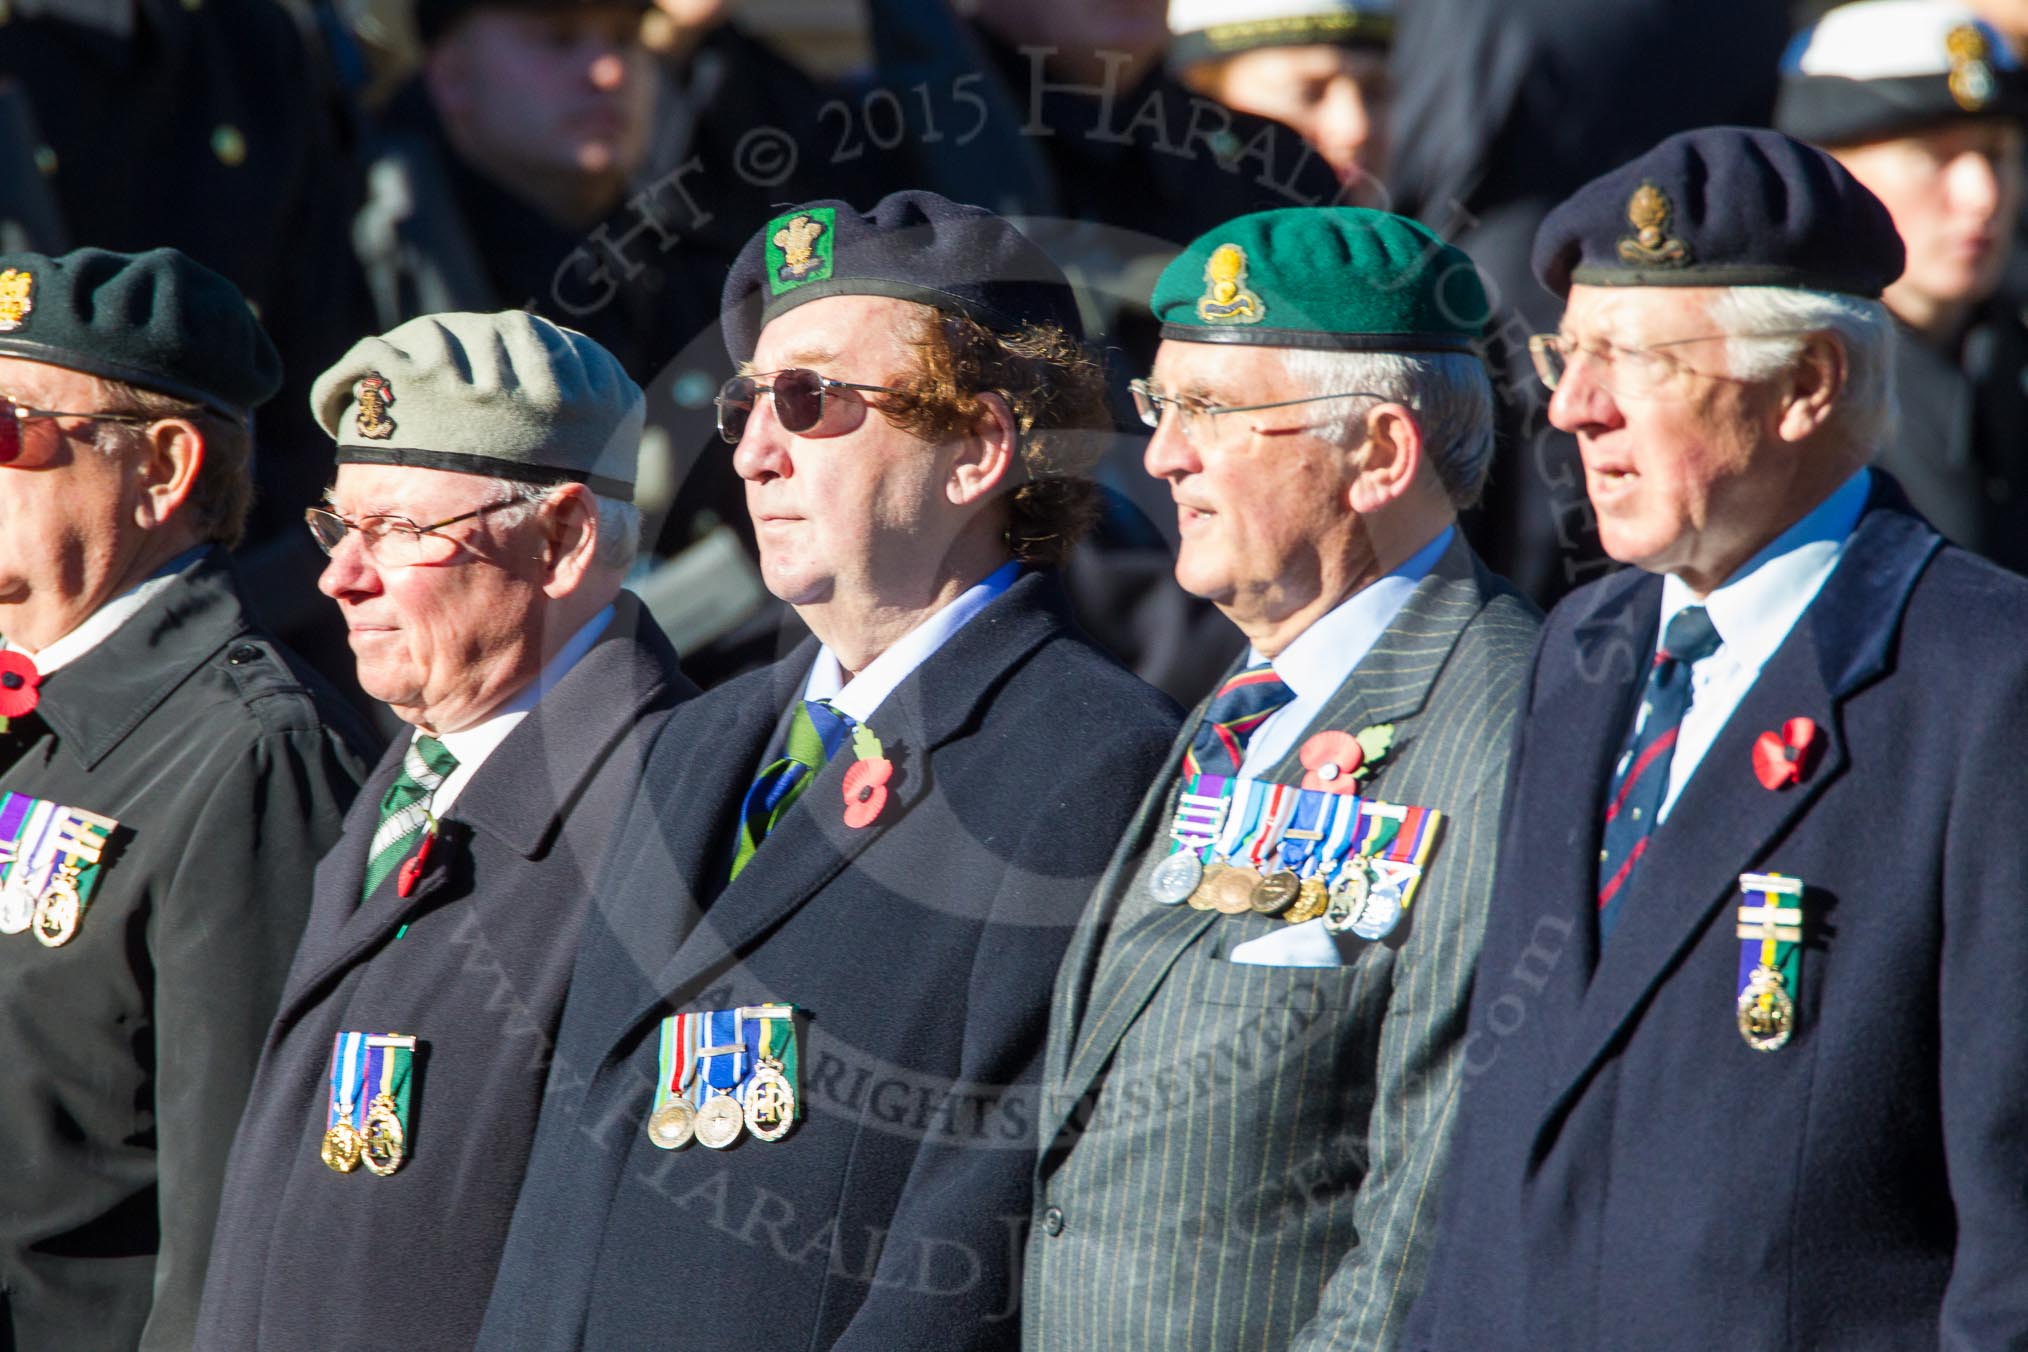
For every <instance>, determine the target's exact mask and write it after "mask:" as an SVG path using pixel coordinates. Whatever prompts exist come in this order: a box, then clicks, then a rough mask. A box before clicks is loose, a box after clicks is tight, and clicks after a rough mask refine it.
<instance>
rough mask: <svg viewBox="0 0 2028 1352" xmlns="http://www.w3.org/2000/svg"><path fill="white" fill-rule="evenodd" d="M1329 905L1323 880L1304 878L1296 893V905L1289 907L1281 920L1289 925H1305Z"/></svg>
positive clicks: (1327, 890)
mask: <svg viewBox="0 0 2028 1352" xmlns="http://www.w3.org/2000/svg"><path fill="white" fill-rule="evenodd" d="M1330 904H1331V892H1330V889H1329V888H1327V887H1325V886H1324V884H1323V880H1322V879H1318V878H1305V879H1303V882H1302V887H1301V889H1300V890H1299V891H1298V892H1297V893H1296V904H1295V905H1293V906H1291V907H1289V909H1288V911H1287V913H1286V914H1284V915H1283V916H1282V919H1284V920H1286V921H1288V923H1290V924H1291V925H1302V924H1307V923H1308V922H1309V921H1312V920H1315V919H1316V918H1317V917H1318V916H1320V915H1322V914H1323V913H1324V908H1325V907H1326V906H1328V905H1330Z"/></svg>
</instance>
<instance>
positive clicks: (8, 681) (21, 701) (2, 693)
mask: <svg viewBox="0 0 2028 1352" xmlns="http://www.w3.org/2000/svg"><path fill="white" fill-rule="evenodd" d="M41 684H42V673H41V672H39V671H37V670H36V669H35V662H34V661H33V660H32V659H31V658H30V657H29V656H28V654H26V653H18V652H15V651H14V650H13V649H11V648H9V649H7V650H5V651H0V732H5V731H7V722H8V720H9V719H14V718H22V717H25V716H27V715H29V714H32V713H34V712H35V706H36V705H38V704H40V703H41V702H42V692H41V690H39V689H38V688H37V687H39V686H40V685H41Z"/></svg>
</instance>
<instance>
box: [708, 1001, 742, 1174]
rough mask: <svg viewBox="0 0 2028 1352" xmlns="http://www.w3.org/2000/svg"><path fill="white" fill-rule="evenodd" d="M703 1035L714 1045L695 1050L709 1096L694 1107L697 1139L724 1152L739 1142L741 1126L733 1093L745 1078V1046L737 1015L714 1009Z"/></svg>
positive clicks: (729, 1010) (732, 1011)
mask: <svg viewBox="0 0 2028 1352" xmlns="http://www.w3.org/2000/svg"><path fill="white" fill-rule="evenodd" d="M704 1034H705V1036H707V1037H709V1038H710V1039H711V1042H712V1044H713V1045H711V1046H709V1047H703V1048H700V1049H699V1050H698V1053H697V1062H698V1065H699V1066H700V1067H702V1069H703V1073H704V1082H705V1083H706V1084H707V1085H709V1086H710V1087H711V1090H712V1093H711V1096H710V1097H709V1098H707V1099H706V1100H705V1101H704V1102H703V1103H701V1104H699V1105H698V1108H697V1140H698V1142H699V1143H700V1144H702V1145H706V1146H709V1147H710V1148H711V1149H713V1150H723V1149H725V1148H726V1147H727V1146H729V1145H731V1144H732V1143H733V1142H734V1141H737V1140H738V1139H739V1133H740V1131H741V1129H742V1127H743V1126H744V1122H743V1120H742V1118H741V1115H740V1110H739V1100H738V1099H736V1098H734V1097H733V1091H734V1090H736V1089H738V1088H739V1083H740V1081H741V1080H743V1079H745V1078H746V1075H745V1070H746V1043H745V1041H744V1040H742V1038H741V1036H740V1026H739V1012H738V1011H737V1010H731V1009H722V1010H715V1011H713V1012H712V1013H710V1014H707V1015H706V1016H705V1028H704Z"/></svg>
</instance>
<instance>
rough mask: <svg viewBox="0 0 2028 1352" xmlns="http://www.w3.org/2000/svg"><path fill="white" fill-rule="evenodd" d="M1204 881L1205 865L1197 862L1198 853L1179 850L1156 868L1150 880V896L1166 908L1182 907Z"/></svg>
mask: <svg viewBox="0 0 2028 1352" xmlns="http://www.w3.org/2000/svg"><path fill="white" fill-rule="evenodd" d="M1203 879H1204V865H1203V864H1201V863H1199V862H1198V861H1197V851H1195V850H1178V851H1177V852H1176V853H1174V854H1172V855H1170V856H1169V857H1168V858H1167V859H1164V860H1163V861H1162V862H1161V863H1160V864H1159V865H1157V866H1156V868H1155V872H1154V874H1153V876H1151V877H1150V878H1149V879H1148V895H1149V896H1151V897H1153V898H1154V899H1155V900H1156V901H1159V902H1161V903H1162V904H1163V905H1164V906H1180V905H1182V904H1183V903H1184V902H1186V901H1188V900H1190V894H1191V893H1192V892H1195V891H1196V890H1197V884H1198V883H1199V882H1201V881H1203Z"/></svg>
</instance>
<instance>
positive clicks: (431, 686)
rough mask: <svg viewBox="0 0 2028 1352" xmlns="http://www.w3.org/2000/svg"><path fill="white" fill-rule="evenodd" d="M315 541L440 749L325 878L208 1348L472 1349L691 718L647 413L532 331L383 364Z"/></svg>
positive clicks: (336, 389) (222, 1250)
mask: <svg viewBox="0 0 2028 1352" xmlns="http://www.w3.org/2000/svg"><path fill="white" fill-rule="evenodd" d="M312 401H313V409H314V411H315V413H316V415H317V418H318V420H319V421H320V422H321V423H322V424H323V426H324V428H325V429H326V430H327V431H328V432H330V433H331V435H332V436H333V437H334V439H335V440H336V441H337V443H338V451H337V458H338V473H337V478H336V480H335V482H334V483H333V485H332V487H331V489H330V491H329V493H328V494H327V495H326V500H325V503H324V505H323V506H321V507H318V508H314V509H312V510H311V511H310V512H309V514H308V516H309V526H310V530H311V531H312V533H313V534H314V535H315V536H316V539H317V542H318V544H320V545H321V546H322V547H323V548H324V550H325V551H326V552H327V553H328V554H329V555H330V563H329V564H328V566H327V567H326V568H325V570H324V574H323V577H322V580H321V583H320V586H321V588H322V590H323V592H324V593H325V595H327V596H329V597H330V598H331V599H332V600H333V601H335V602H336V603H337V604H338V607H339V609H340V611H341V612H342V613H343V614H344V616H345V622H346V626H347V628H348V630H349V632H350V641H351V645H352V651H353V655H354V657H355V658H356V660H357V662H358V670H359V683H360V686H361V687H362V688H363V689H364V690H365V691H366V693H367V694H369V695H371V696H373V697H374V698H375V699H378V700H381V701H383V702H385V703H386V704H387V705H388V706H389V707H390V708H391V709H392V710H393V711H394V712H395V713H396V714H397V715H398V716H399V717H400V718H401V719H402V720H403V721H404V722H406V723H408V724H410V725H412V727H413V729H414V730H413V732H412V733H411V734H410V735H409V736H407V737H404V738H402V739H400V741H399V742H398V743H397V744H396V745H395V747H393V748H392V749H391V750H390V751H389V752H388V754H387V755H386V757H384V758H383V760H382V761H381V764H380V767H379V769H378V770H377V771H376V772H375V773H374V775H373V776H372V777H371V778H370V779H369V780H368V781H367V783H366V786H365V789H364V791H363V792H362V793H361V794H360V797H359V801H358V803H357V804H356V805H355V807H354V810H353V811H352V813H351V814H350V815H349V816H348V817H347V818H346V821H345V833H344V835H343V836H342V837H341V838H340V839H339V841H338V843H337V845H336V846H335V847H333V849H332V851H331V853H330V854H329V855H327V856H326V857H325V859H324V862H323V864H322V865H321V866H320V867H319V869H318V871H317V880H316V894H315V899H314V902H313V907H312V911H311V916H310V922H309V927H308V929H307V931H306V932H305V934H304V938H303V943H302V947H301V948H300V950H299V951H298V952H297V955H296V962H295V967H294V969H293V970H292V972H291V974H290V980H289V983H288V986H287V988H286V989H285V991H284V993H283V996H282V1003H281V1010H280V1013H279V1014H278V1016H277V1018H276V1020H275V1023H274V1025H273V1027H272V1029H271V1030H270V1032H269V1035H268V1042H267V1048H266V1051H265V1053H264V1055H263V1057H262V1061H261V1066H260V1070H259V1073H258V1074H257V1076H256V1078H255V1081H254V1088H253V1092H252V1094H251V1096H250V1099H249V1103H248V1109H247V1113H246V1116H245V1117H244V1118H243V1119H242V1121H241V1124H240V1130H239V1135H238V1138H237V1140H236V1141H235V1143H234V1146H233V1154H232V1159H231V1165H230V1183H229V1186H228V1188H227V1192H226V1197H225V1201H224V1203H223V1207H222V1211H221V1220H220V1225H219V1234H218V1244H217V1249H216V1252H217V1255H218V1261H217V1262H215V1263H214V1264H213V1265H212V1269H211V1278H210V1281H209V1283H208V1284H207V1287H206V1290H205V1299H204V1307H203V1311H202V1317H201V1322H200V1327H199V1332H198V1344H199V1345H200V1346H204V1347H246V1348H252V1347H261V1348H274V1349H289V1348H302V1349H312V1348H317V1349H321V1348H327V1347H334V1346H339V1345H345V1346H365V1345H369V1344H373V1345H384V1346H390V1347H469V1346H471V1345H472V1344H473V1342H474V1341H475V1339H476V1337H477V1333H478V1326H479V1320H480V1316H481V1315H482V1313H483V1312H484V1309H485V1304H486V1298H487V1296H488V1294H489V1293H490V1292H491V1290H492V1285H493V1275H494V1270H495V1267H496V1266H497V1264H498V1261H499V1257H500V1251H501V1246H502V1244H503V1243H504V1242H505V1239H506V1234H507V1222H508V1219H509V1217H510V1215H511V1214H512V1211H513V1207H514V1198H515V1194H516V1192H517V1191H518V1189H519V1187H520V1183H521V1176H522V1171H523V1169H524V1167H525V1165H526V1163H527V1159H528V1150H529V1146H530V1143H531V1141H532V1139H533V1134H534V1129H535V1118H536V1112H537V1109H538V1107H539V1105H540V1102H541V1098H542V1089H543V1083H544V1079H545V1075H546V1073H547V1069H548V1059H549V1047H550V1041H551V1038H552V1036H553V1034H554V1033H555V1030H556V1026H557V1021H558V1019H559V1017H560V1016H561V1013H562V1008H563V996H564V990H565V987H566V985H567V983H568V979H569V975H570V970H571V965H572V962H573V960H574V959H575V957H576V953H577V934H578V929H579V926H580V924H581V922H582V920H583V917H584V914H585V911H586V908H587V907H588V906H589V904H590V901H591V888H592V879H593V877H594V875H595V870H596V869H597V867H598V865H599V862H600V860H601V858H602V856H603V854H604V851H605V845H606V840H607V834H608V832H609V830H610V828H611V827H612V825H613V823H614V822H615V821H616V820H618V817H619V814H620V809H621V807H622V806H623V805H624V804H625V803H626V802H627V801H628V799H629V797H630V795H631V794H632V791H633V785H634V780H635V778H636V775H637V773H638V755H639V751H640V749H641V748H642V747H643V746H645V744H646V741H647V739H650V738H652V736H653V734H654V733H655V731H656V730H657V729H659V728H660V726H661V724H662V722H663V720H664V719H665V717H666V716H667V714H668V713H669V711H670V710H671V709H672V708H673V707H674V706H675V705H676V704H677V703H678V702H679V701H681V700H682V699H684V698H686V697H687V696H688V695H691V694H693V693H695V688H694V687H693V686H692V685H691V684H690V683H689V681H688V680H687V679H686V678H685V677H684V676H683V674H682V672H681V671H680V670H679V669H678V667H677V663H676V654H675V652H674V651H673V650H672V649H671V648H670V646H669V643H668V641H667V640H666V639H665V638H664V637H663V635H662V633H661V631H660V630H659V629H658V628H657V627H656V626H655V622H654V621H653V620H652V619H651V618H649V616H648V615H647V613H646V612H645V611H644V609H643V608H642V607H641V605H640V604H639V603H638V602H637V601H636V600H635V599H634V598H633V597H632V596H631V595H629V594H628V593H626V592H623V591H622V590H621V588H620V583H621V580H622V579H623V578H624V576H625V574H626V570H627V567H628V565H629V564H630V563H631V561H632V559H633V553H634V547H635V535H636V532H637V530H638V520H637V517H636V514H635V511H634V508H633V505H632V498H633V486H634V475H635V463H636V453H637V449H638V446H639V442H640V435H641V425H642V405H643V400H642V395H641V391H640V389H639V388H638V387H637V386H636V385H635V384H634V382H633V381H632V380H630V379H628V378H627V376H626V374H625V373H624V372H623V371H622V370H621V369H620V366H619V364H618V362H617V361H615V360H614V358H613V357H612V356H611V355H610V354H609V353H607V352H606V350H605V349H604V348H602V347H600V346H599V345H598V344H596V343H594V342H592V341H591V340H590V339H589V338H586V337H585V336H584V335H582V334H579V333H574V332H572V331H570V330H568V329H563V328H559V327H557V326H556V325H554V324H551V323H550V322H548V321H547V320H544V319H539V318H536V317H534V316H532V315H528V314H526V313H523V312H520V311H509V312H506V313H504V314H491V315H481V314H442V315H429V316H425V317H423V318H420V319H414V320H410V321H409V322H408V323H406V324H403V325H401V326H400V327H398V328H396V329H394V330H392V331H391V332H389V333H388V334H386V335H385V336H383V337H378V338H367V339H364V340H362V341H361V342H359V343H358V344H356V345H355V346H354V347H353V348H352V350H351V351H350V352H349V353H347V354H346V356H345V357H344V358H343V359H342V360H340V361H339V363H338V364H337V365H336V366H334V367H332V368H331V369H330V370H328V371H326V372H325V373H324V374H323V375H322V376H321V377H319V378H318V380H317V383H316V386H315V389H314V391H313V395H312Z"/></svg>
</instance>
